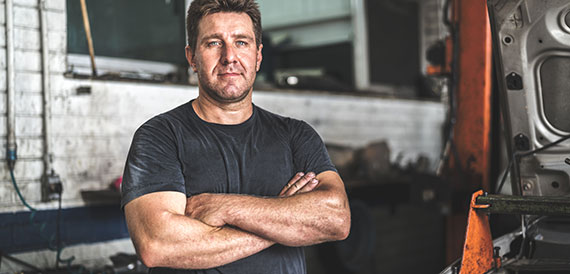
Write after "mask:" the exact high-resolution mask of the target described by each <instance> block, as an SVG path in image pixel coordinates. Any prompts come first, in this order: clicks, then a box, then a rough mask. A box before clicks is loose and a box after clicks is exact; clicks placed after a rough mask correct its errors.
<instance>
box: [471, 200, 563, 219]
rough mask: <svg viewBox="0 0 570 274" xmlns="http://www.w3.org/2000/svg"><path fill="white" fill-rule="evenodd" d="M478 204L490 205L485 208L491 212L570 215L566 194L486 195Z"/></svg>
mask: <svg viewBox="0 0 570 274" xmlns="http://www.w3.org/2000/svg"><path fill="white" fill-rule="evenodd" d="M476 204H477V205H489V206H488V207H487V208H486V209H484V210H485V211H487V212H490V213H502V214H524V215H545V216H548V215H561V216H562V215H564V216H570V198H569V197H564V196H555V197H544V196H511V195H486V196H479V197H478V198H477V201H476Z"/></svg>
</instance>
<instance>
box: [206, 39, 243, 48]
mask: <svg viewBox="0 0 570 274" xmlns="http://www.w3.org/2000/svg"><path fill="white" fill-rule="evenodd" d="M235 43H236V46H239V47H243V46H247V45H248V44H249V43H248V42H247V41H242V40H240V41H236V42H235ZM206 45H207V46H208V47H219V46H222V45H223V43H222V42H221V41H210V42H208V43H207V44H206Z"/></svg>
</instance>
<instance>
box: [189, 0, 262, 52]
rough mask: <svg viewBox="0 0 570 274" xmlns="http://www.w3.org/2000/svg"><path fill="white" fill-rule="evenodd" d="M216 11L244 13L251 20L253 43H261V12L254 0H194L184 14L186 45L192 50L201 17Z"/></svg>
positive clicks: (194, 45) (194, 47) (194, 46)
mask: <svg viewBox="0 0 570 274" xmlns="http://www.w3.org/2000/svg"><path fill="white" fill-rule="evenodd" d="M218 12H236V13H242V12H243V13H246V14H247V15H249V18H251V21H252V22H253V32H254V33H255V44H256V45H257V47H259V45H260V44H261V32H262V30H261V13H260V12H259V6H258V5H257V3H256V2H255V0H194V1H192V3H191V4H190V8H188V13H187V15H186V32H187V35H188V46H190V48H191V49H192V50H195V49H196V43H197V40H198V26H199V24H200V20H202V17H204V16H206V15H209V14H214V13H218Z"/></svg>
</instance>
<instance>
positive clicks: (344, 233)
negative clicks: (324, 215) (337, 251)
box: [331, 198, 350, 241]
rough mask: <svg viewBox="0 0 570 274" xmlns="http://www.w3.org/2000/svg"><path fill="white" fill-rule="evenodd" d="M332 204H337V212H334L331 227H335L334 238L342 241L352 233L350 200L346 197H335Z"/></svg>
mask: <svg viewBox="0 0 570 274" xmlns="http://www.w3.org/2000/svg"><path fill="white" fill-rule="evenodd" d="M331 202H332V204H334V205H335V206H334V207H333V208H335V211H336V214H333V216H334V218H333V219H332V224H331V227H333V228H334V229H333V233H332V234H333V235H331V236H332V238H333V239H332V240H334V241H342V240H344V239H346V238H347V237H348V234H349V233H350V208H349V206H348V201H346V200H345V199H340V198H339V199H333V200H332V201H331Z"/></svg>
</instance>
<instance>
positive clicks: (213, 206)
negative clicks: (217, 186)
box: [185, 193, 226, 227]
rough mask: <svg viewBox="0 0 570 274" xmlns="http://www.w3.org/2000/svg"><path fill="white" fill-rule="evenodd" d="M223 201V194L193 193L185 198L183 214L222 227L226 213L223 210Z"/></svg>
mask: <svg viewBox="0 0 570 274" xmlns="http://www.w3.org/2000/svg"><path fill="white" fill-rule="evenodd" d="M225 201H226V199H225V197H224V195H223V194H211V193H202V194H199V195H194V196H192V197H190V198H188V199H187V200H186V210H185V215H186V216H190V217H192V218H194V219H197V220H200V221H202V222H203V223H205V224H207V225H210V226H216V227H222V226H224V225H225V224H226V222H225V221H224V216H225V214H226V213H225V212H224V211H223V208H224V202H225Z"/></svg>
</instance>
